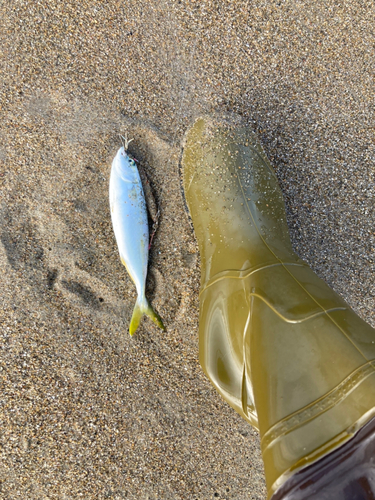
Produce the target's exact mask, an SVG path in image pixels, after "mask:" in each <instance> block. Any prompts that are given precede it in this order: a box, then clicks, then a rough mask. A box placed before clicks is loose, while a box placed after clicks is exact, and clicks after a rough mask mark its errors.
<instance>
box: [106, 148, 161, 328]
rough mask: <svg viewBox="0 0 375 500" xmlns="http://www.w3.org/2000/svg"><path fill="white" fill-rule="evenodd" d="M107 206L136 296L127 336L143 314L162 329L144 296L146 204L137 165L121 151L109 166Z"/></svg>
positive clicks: (147, 234) (146, 252) (146, 230)
mask: <svg viewBox="0 0 375 500" xmlns="http://www.w3.org/2000/svg"><path fill="white" fill-rule="evenodd" d="M109 203H110V209H111V218H112V226H113V231H114V233H115V238H116V242H117V246H118V250H119V254H120V259H121V262H122V263H123V265H124V266H125V267H126V269H127V271H128V274H129V276H130V278H131V279H132V281H133V283H134V284H135V286H136V289H137V294H138V297H137V302H136V304H135V306H134V311H133V316H132V319H131V322H130V326H129V333H130V335H133V334H134V332H135V331H136V330H137V328H138V325H139V322H140V320H141V317H142V316H143V314H147V315H148V316H149V317H150V318H151V319H152V321H154V323H156V324H157V325H158V326H159V327H160V328H162V329H164V326H163V322H162V320H161V318H160V317H159V315H158V314H157V313H156V312H155V311H154V310H153V309H152V307H151V305H150V304H149V302H148V300H147V298H146V296H145V291H146V277H147V265H148V243H149V231H148V219H147V209H146V201H145V197H144V192H143V187H142V182H141V178H140V176H139V172H138V169H137V165H136V164H135V161H134V160H133V159H132V158H131V157H129V156H128V154H127V153H126V149H125V148H124V147H121V148H120V149H119V150H118V152H117V154H116V156H115V158H114V160H113V162H112V168H111V176H110V181H109Z"/></svg>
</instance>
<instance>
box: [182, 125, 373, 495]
mask: <svg viewBox="0 0 375 500" xmlns="http://www.w3.org/2000/svg"><path fill="white" fill-rule="evenodd" d="M182 168H183V175H184V192H185V197H186V201H187V204H188V207H189V210H190V214H191V217H192V220H193V224H194V229H195V233H196V236H197V240H198V244H199V250H200V255H201V272H202V280H201V293H200V324H199V341H200V360H201V364H202V367H203V369H204V371H205V372H206V374H207V375H208V377H209V378H210V380H211V382H212V383H213V385H214V386H215V387H216V389H217V390H218V391H219V393H220V394H221V395H222V396H223V398H224V399H225V400H226V401H227V402H228V403H229V404H230V405H231V406H232V407H233V408H234V409H235V410H236V411H237V412H238V413H239V414H240V415H241V416H242V417H243V418H245V419H246V420H247V421H249V422H250V423H251V424H252V425H254V426H255V427H257V428H258V429H259V432H260V436H261V448H262V455H263V459H264V465H265V474H266V482H267V487H268V492H269V497H271V496H272V495H273V494H274V493H275V492H276V491H277V490H279V492H280V491H282V490H281V489H280V488H281V487H282V485H284V487H285V485H287V484H288V483H287V481H288V478H293V477H297V473H298V471H300V470H302V469H304V468H308V466H311V465H312V464H319V463H320V459H322V458H323V457H326V456H327V455H329V454H330V453H331V452H332V451H334V450H339V449H340V446H342V445H343V444H344V443H347V442H349V441H350V440H351V439H352V438H353V436H354V435H355V434H356V433H357V431H358V430H359V429H361V428H362V427H363V426H364V425H365V424H366V423H367V422H369V421H370V420H371V419H372V417H373V416H375V343H374V342H375V331H374V329H373V328H371V327H370V326H369V325H367V324H366V323H365V322H364V321H362V320H361V319H360V318H359V317H358V316H357V315H356V314H355V313H354V312H353V311H352V310H351V309H350V308H349V306H348V305H347V304H346V303H345V302H344V301H343V300H342V299H341V298H340V297H339V296H338V295H337V294H336V293H335V292H334V291H333V290H331V289H330V288H329V287H328V286H327V285H326V284H325V283H324V282H323V281H322V280H321V279H320V278H318V277H317V276H316V274H315V273H314V272H313V271H312V270H311V269H310V268H309V267H308V266H307V264H306V263H305V262H303V261H302V260H301V259H299V258H298V256H297V255H296V254H295V253H294V252H293V250H292V246H291V243H290V239H289V233H288V228H287V225H286V215H285V207H284V201H283V198H282V193H281V190H280V188H279V185H278V182H277V178H276V176H275V174H274V172H273V170H272V167H271V165H270V163H269V162H268V160H267V158H266V156H265V154H264V151H263V150H262V147H261V145H260V143H259V141H258V140H257V138H256V136H255V135H254V133H253V132H252V131H251V130H250V129H249V128H248V127H246V126H245V125H244V124H243V123H242V122H241V120H240V119H239V118H237V117H230V118H225V119H217V118H216V117H203V118H199V119H198V120H196V121H195V123H194V124H193V126H192V127H191V128H190V129H189V131H188V133H187V136H186V141H185V146H184V152H183V157H182ZM336 452H337V451H336ZM306 470H307V469H306ZM285 491H286V490H285ZM283 494H284V493H283ZM285 494H286V493H285ZM288 494H289V493H288ZM275 498H276V497H275ZM277 498H280V499H281V498H285V499H286V498H288V499H289V498H290V499H294V498H296V499H297V498H302V497H293V496H288V497H287V496H279V497H277ZM303 498H304V497H303ZM306 498H310V497H306ZM311 498H315V497H311ZM320 498H324V497H323V496H321V497H320ZM327 498H328V497H327ZM330 498H331V499H336V497H330ZM339 498H340V499H341V498H346V497H344V496H342V495H341V496H340V493H338V496H337V499H339ZM348 498H349V497H348ZM353 498H354V497H353ZM358 498H364V499H369V498H373V497H372V496H364V497H358Z"/></svg>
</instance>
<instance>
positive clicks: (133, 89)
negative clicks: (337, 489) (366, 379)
mask: <svg viewBox="0 0 375 500" xmlns="http://www.w3.org/2000/svg"><path fill="white" fill-rule="evenodd" d="M0 19H1V21H0V37H1V61H0V64H1V66H0V71H1V110H0V112H1V131H0V139H1V140H0V186H1V198H0V226H1V228H0V230H1V234H0V240H1V243H0V263H1V267H0V269H1V271H0V277H1V298H0V301H1V311H0V336H1V344H0V345H1V358H0V362H1V363H0V370H1V376H0V380H1V399H0V405H1V406H0V408H1V409H0V443H1V448H0V450H1V451H0V457H1V458H0V499H1V500H8V499H9V500H10V499H12V500H13V499H23V500H25V499H27V500H32V499H38V500H41V499H59V500H60V499H61V500H68V499H69V500H70V499H72V500H73V499H74V500H75V499H81V498H82V499H85V500H91V499H98V500H99V499H100V500H101V499H107V498H111V499H123V498H126V499H149V500H152V499H156V498H158V499H188V500H194V499H198V500H206V499H211V498H222V499H228V500H229V499H236V500H245V499H246V500H247V499H259V500H263V499H264V498H265V486H264V477H263V469H262V461H261V455H260V450H259V437H258V434H257V432H256V431H254V430H253V429H252V428H251V427H249V426H248V425H247V424H246V423H245V422H243V421H242V420H241V419H240V417H239V416H238V415H236V414H235V412H234V411H233V410H232V409H231V408H229V406H228V405H226V404H225V403H224V402H223V401H222V400H221V399H220V397H219V396H218V395H217V394H216V393H215V391H214V389H213V388H212V387H211V386H210V384H209V383H208V380H207V379H206V378H205V376H204V375H203V373H202V371H201V369H200V366H199V363H198V290H199V256H198V254H197V246H196V241H195V239H194V234H193V231H192V229H191V227H190V223H189V220H188V217H187V215H186V213H185V211H184V204H183V199H182V196H181V191H180V182H179V169H178V162H179V156H180V152H181V146H180V144H181V139H182V137H183V134H184V132H185V130H186V127H187V126H188V125H189V123H191V121H192V119H193V118H194V117H195V116H196V115H197V114H199V113H207V112H210V111H218V112H220V111H223V112H226V111H228V110H229V111H235V112H237V113H239V114H241V115H243V116H244V117H245V118H246V119H248V120H249V123H250V124H251V125H252V126H253V127H254V128H255V129H256V130H257V131H258V133H259V136H260V139H261V141H262V143H263V145H264V147H265V150H266V152H267V154H268V155H269V157H270V159H271V161H272V162H273V165H274V167H275V170H276V173H277V175H278V178H279V180H280V184H281V188H282V190H283V193H284V196H285V201H286V207H287V214H288V223H289V227H290V231H291V237H292V241H293V245H294V247H295V249H296V251H297V253H298V254H299V255H300V256H301V257H302V258H303V259H305V260H306V261H307V262H308V263H309V264H310V265H311V267H312V268H313V269H314V270H315V271H316V272H317V274H318V275H319V276H320V277H322V278H323V279H325V280H326V281H327V282H328V283H329V284H330V285H331V286H332V287H333V288H334V289H335V290H336V291H337V292H338V293H339V294H341V295H342V296H343V297H344V299H345V300H346V301H347V302H348V303H349V305H351V306H352V307H353V308H354V310H356V311H357V312H358V314H359V315H360V316H361V317H362V318H364V319H365V320H366V321H368V322H369V323H370V324H371V325H372V326H375V312H374V311H375V307H374V297H375V286H374V249H375V232H374V231H375V229H374V227H375V224H374V223H375V212H374V205H375V203H374V192H375V190H374V188H375V165H374V161H375V160H374V156H375V155H374V145H375V139H374V132H375V122H374V113H375V108H374V97H375V95H374V94H375V85H374V60H375V45H374V39H375V33H374V27H375V9H374V5H373V3H372V2H361V1H359V0H351V1H344V2H341V3H340V2H337V1H332V0H326V1H322V2H316V1H315V0H307V1H304V2H299V1H297V0H291V1H277V2H275V1H269V0H267V1H262V0H261V1H260V2H259V1H258V2H250V1H230V0H226V1H220V0H219V1H213V0H212V1H200V2H198V1H193V0H190V1H187V0H179V1H167V0H161V1H152V0H148V1H145V0H143V1H142V0H137V1H134V0H130V1H127V2H120V1H116V2H114V1H111V0H110V1H109V2H100V1H93V2H88V1H86V0H83V1H81V2H77V1H71V0H67V1H64V2H60V1H57V0H51V1H49V2H36V1H30V0H26V1H25V0H23V1H17V0H15V1H12V2H11V1H10V0H5V2H2V3H1V5H0ZM125 131H128V134H129V135H130V136H131V137H134V142H132V144H131V145H132V147H131V152H132V153H133V154H134V155H135V156H136V157H137V158H138V159H139V160H140V162H141V164H142V165H143V166H144V168H145V169H146V171H147V173H148V176H149V179H150V184H151V186H152V188H153V190H154V193H155V197H156V200H157V203H158V205H159V207H160V209H161V219H160V226H159V230H158V232H157V235H156V237H155V243H154V246H153V248H152V250H151V255H150V273H149V281H148V295H149V297H150V298H151V299H152V303H153V305H154V306H155V307H156V309H157V310H158V311H159V313H160V314H161V316H162V318H163V319H164V321H165V324H166V326H167V331H166V333H163V332H161V331H160V330H158V329H157V328H156V327H155V326H154V325H153V324H152V323H151V322H150V321H149V320H148V319H145V320H144V321H143V322H142V325H141V327H140V329H139V331H138V333H137V334H136V335H135V336H134V338H130V337H129V335H128V333H127V328H128V323H129V319H130V316H131V311H132V308H133V305H134V302H135V298H136V294H135V289H134V286H133V285H132V283H131V281H130V279H129V277H128V276H127V274H126V272H125V270H124V268H123V267H122V265H121V263H120V261H119V258H118V255H117V249H116V244H115V240H114V236H113V234H112V229H111V224H110V214H109V209H108V194H107V192H108V179H109V171H110V163H111V160H112V157H113V156H114V154H115V152H116V150H117V148H118V147H119V146H120V141H119V139H118V134H119V133H124V132H125Z"/></svg>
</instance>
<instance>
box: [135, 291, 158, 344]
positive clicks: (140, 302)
mask: <svg viewBox="0 0 375 500" xmlns="http://www.w3.org/2000/svg"><path fill="white" fill-rule="evenodd" d="M144 314H147V316H148V317H149V318H150V319H152V321H153V322H154V323H155V324H156V325H158V327H159V328H161V329H162V330H165V328H164V325H163V322H162V320H161V317H160V316H159V315H158V314H157V313H156V312H155V311H154V310H153V308H152V307H151V305H150V304H149V302H148V300H147V299H146V297H142V299H140V298H139V297H138V298H137V302H136V303H135V306H134V310H133V316H132V319H131V321H130V326H129V333H130V335H134V333H135V332H136V330H137V328H138V326H139V323H140V321H141V318H142V316H143V315H144Z"/></svg>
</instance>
